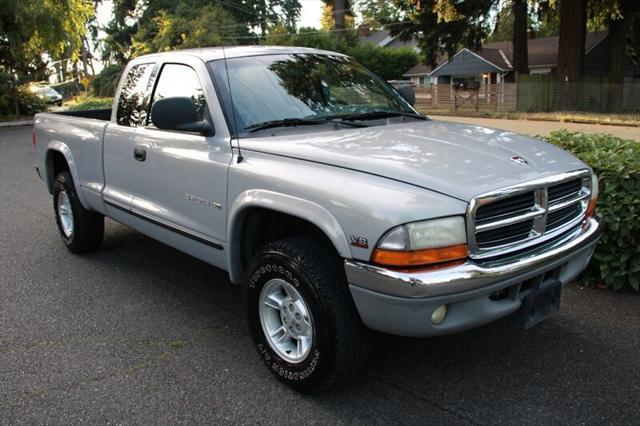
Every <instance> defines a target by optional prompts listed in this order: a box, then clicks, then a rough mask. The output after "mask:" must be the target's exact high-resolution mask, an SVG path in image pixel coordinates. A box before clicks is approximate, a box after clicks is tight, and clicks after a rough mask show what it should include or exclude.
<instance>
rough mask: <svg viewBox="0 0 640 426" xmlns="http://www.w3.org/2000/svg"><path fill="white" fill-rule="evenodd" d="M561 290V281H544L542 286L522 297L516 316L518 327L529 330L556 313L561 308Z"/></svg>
mask: <svg viewBox="0 0 640 426" xmlns="http://www.w3.org/2000/svg"><path fill="white" fill-rule="evenodd" d="M561 290H562V285H561V284H560V281H558V280H555V279H552V280H547V281H544V282H543V283H541V284H540V287H538V288H537V289H534V290H532V292H531V293H529V294H528V295H527V296H525V297H524V298H523V299H522V306H521V307H520V309H519V310H518V312H517V313H516V317H515V325H516V327H518V328H520V329H521V330H527V329H529V328H531V327H533V326H534V325H536V324H538V323H539V322H541V321H544V320H545V319H547V318H551V317H552V316H554V315H556V314H557V313H558V311H559V310H560V292H561Z"/></svg>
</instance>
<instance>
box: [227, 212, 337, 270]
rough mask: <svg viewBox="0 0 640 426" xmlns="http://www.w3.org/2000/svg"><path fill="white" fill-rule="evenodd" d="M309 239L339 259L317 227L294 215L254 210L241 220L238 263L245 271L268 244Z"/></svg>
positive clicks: (332, 246) (327, 239)
mask: <svg viewBox="0 0 640 426" xmlns="http://www.w3.org/2000/svg"><path fill="white" fill-rule="evenodd" d="M294 236H296V237H300V236H303V237H309V238H310V239H313V240H314V241H317V242H320V243H321V244H322V245H324V246H326V248H327V249H328V250H331V251H333V252H334V253H336V256H338V252H337V251H336V248H335V247H334V245H333V243H332V242H331V240H330V239H329V237H327V234H325V233H324V232H323V231H322V230H321V229H320V228H318V227H317V226H316V225H314V224H313V223H311V222H309V221H307V220H305V219H302V218H300V217H297V216H292V215H289V214H286V213H281V212H278V211H275V210H269V209H263V208H254V209H251V211H249V212H248V213H247V214H246V215H245V216H244V219H243V222H242V225H241V231H240V253H239V255H240V264H241V266H242V270H243V271H245V270H246V269H247V266H248V265H249V261H250V260H251V258H252V257H253V255H254V254H255V253H256V252H257V251H258V250H259V249H260V247H262V246H264V245H265V244H267V243H270V242H272V241H277V240H281V239H283V238H287V237H294Z"/></svg>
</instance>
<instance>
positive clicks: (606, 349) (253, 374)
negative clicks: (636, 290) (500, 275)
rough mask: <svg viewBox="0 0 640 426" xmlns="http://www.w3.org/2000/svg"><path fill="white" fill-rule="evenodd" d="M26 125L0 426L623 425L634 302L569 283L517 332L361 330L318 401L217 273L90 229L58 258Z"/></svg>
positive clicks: (5, 256)
mask: <svg viewBox="0 0 640 426" xmlns="http://www.w3.org/2000/svg"><path fill="white" fill-rule="evenodd" d="M33 164H34V153H33V149H32V147H31V129H30V128H22V129H12V130H7V129H4V130H0V423H3V424H15V423H54V424H70V423H80V422H89V423H204V422H207V423H254V422H260V423H279V424H291V423H299V422H305V423H365V424H370V423H439V424H441V423H447V424H461V423H474V424H484V423H509V424H517V423H528V424H545V423H572V424H577V423H589V424H592V423H618V424H631V423H637V422H638V420H639V419H640V405H639V404H638V396H639V395H640V297H639V296H638V295H637V294H630V293H626V294H615V293H610V292H605V291H600V290H591V289H580V288H578V287H576V286H571V287H568V288H567V289H566V291H565V292H564V293H563V299H562V308H561V313H560V314H559V316H558V317H556V318H554V319H552V320H549V321H547V322H545V323H542V324H541V325H540V326H538V327H537V328H534V329H532V330H530V331H528V332H520V331H516V330H514V329H512V328H511V323H510V321H509V320H504V321H500V322H498V323H494V324H492V325H489V326H486V327H483V328H481V329H478V330H475V331H470V332H466V333H462V334H458V335H454V336H448V337H441V338H433V339H405V338H396V337H391V336H384V335H377V336H376V337H375V353H374V355H373V359H372V361H371V364H370V366H369V368H368V371H367V372H366V374H365V375H364V377H362V379H361V380H360V381H358V382H357V383H355V384H353V385H352V386H350V387H348V388H346V389H342V390H340V391H339V392H336V393H334V394H331V395H324V396H320V397H309V396H302V395H299V394H296V393H295V392H293V391H291V390H289V389H287V388H285V387H283V386H282V385H280V384H279V383H278V382H276V381H275V380H274V379H273V378H272V377H271V374H270V373H269V372H268V371H267V369H266V368H265V367H264V366H263V364H262V362H261V361H260V359H259V358H258V356H257V354H256V353H255V350H254V348H253V346H252V345H251V343H250V339H249V337H248V335H247V333H246V331H245V328H246V323H245V315H244V313H243V305H242V300H241V291H240V289H239V288H237V287H234V286H231V285H230V284H229V282H228V280H227V278H226V274H225V273H224V272H222V271H220V270H217V269H215V268H213V267H210V266H208V265H206V264H204V263H202V262H200V261H198V260H195V259H193V258H190V257H189V256H186V255H183V254H181V253H179V252H177V251H175V250H173V249H171V248H169V247H167V246H164V245H162V244H160V243H158V242H155V241H153V240H151V239H149V238H147V237H145V236H142V235H141V234H139V233H137V232H135V231H133V230H131V229H128V228H126V227H124V226H122V225H118V224H116V223H114V222H112V221H108V222H107V231H106V237H105V242H104V247H103V249H101V250H100V251H98V252H96V253H94V254H91V255H88V256H76V255H72V254H70V253H69V252H67V250H66V249H64V247H63V245H62V243H61V242H60V240H59V237H58V235H57V232H56V229H55V225H54V219H53V214H52V206H51V201H50V196H49V194H48V193H47V191H46V190H45V187H44V185H42V184H41V182H40V181H39V180H38V178H37V177H36V174H35V172H34V169H33Z"/></svg>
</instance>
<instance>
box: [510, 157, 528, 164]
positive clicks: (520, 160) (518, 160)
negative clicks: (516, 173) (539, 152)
mask: <svg viewBox="0 0 640 426" xmlns="http://www.w3.org/2000/svg"><path fill="white" fill-rule="evenodd" d="M511 161H513V162H514V163H516V164H519V165H521V166H528V165H529V162H528V161H527V160H525V159H524V158H522V157H518V156H517V155H514V156H513V157H511Z"/></svg>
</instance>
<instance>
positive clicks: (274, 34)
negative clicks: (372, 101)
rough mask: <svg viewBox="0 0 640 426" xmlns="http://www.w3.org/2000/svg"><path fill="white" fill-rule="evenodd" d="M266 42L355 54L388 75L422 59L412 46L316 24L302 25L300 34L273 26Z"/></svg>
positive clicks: (397, 73) (394, 76)
mask: <svg viewBox="0 0 640 426" xmlns="http://www.w3.org/2000/svg"><path fill="white" fill-rule="evenodd" d="M263 43H264V44H275V45H286V46H304V47H313V48H316V49H323V50H329V51H333V52H340V53H344V54H346V55H349V56H352V57H354V58H355V59H356V60H357V61H358V62H360V63H362V64H363V65H364V66H366V67H367V68H369V69H370V70H372V71H373V72H375V73H376V74H378V75H379V76H381V77H382V78H384V79H385V80H396V79H400V78H402V74H404V73H405V72H406V71H407V70H408V69H409V68H411V67H412V66H414V65H416V64H417V63H418V54H417V53H416V52H415V51H414V50H413V49H411V48H400V49H388V48H384V47H378V46H374V45H371V44H362V43H359V42H358V37H357V36H356V33H355V31H353V30H347V31H346V32H345V34H344V37H343V38H339V37H335V36H334V34H333V33H332V32H318V31H317V30H316V29H314V28H301V29H300V31H299V32H298V33H297V34H289V33H287V32H286V31H285V30H284V29H283V28H278V27H276V28H272V29H270V30H269V35H268V36H267V37H266V39H265V40H264V41H263Z"/></svg>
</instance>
